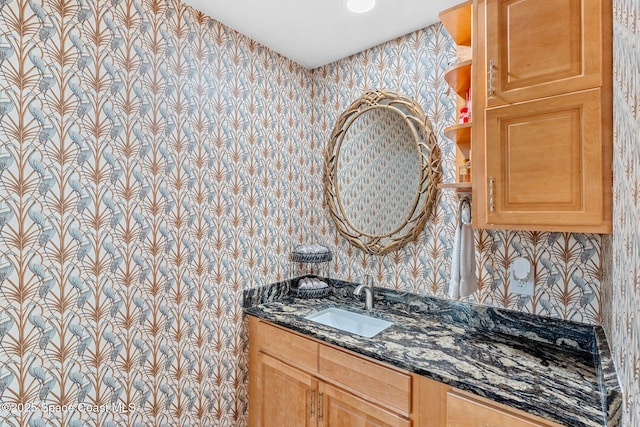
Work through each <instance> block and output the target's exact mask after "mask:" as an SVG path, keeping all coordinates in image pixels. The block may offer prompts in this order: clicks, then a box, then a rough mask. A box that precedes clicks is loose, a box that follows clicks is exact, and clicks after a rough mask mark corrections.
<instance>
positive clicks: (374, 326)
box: [305, 307, 393, 338]
mask: <svg viewBox="0 0 640 427" xmlns="http://www.w3.org/2000/svg"><path fill="white" fill-rule="evenodd" d="M305 319H307V320H311V321H313V322H318V323H321V324H323V325H326V326H331V327H332V328H336V329H341V330H343V331H346V332H351V333H352V334H356V335H360V336H363V337H367V338H371V337H373V336H375V335H377V334H378V333H380V332H382V331H384V330H385V329H387V328H388V327H389V326H391V325H393V323H391V322H387V321H386V320H382V319H378V318H375V317H371V316H365V315H363V314H358V313H354V312H352V311H347V310H342V309H340V308H335V307H331V308H327V309H326V310H322V311H319V312H317V313H313V314H310V315H308V316H306V317H305Z"/></svg>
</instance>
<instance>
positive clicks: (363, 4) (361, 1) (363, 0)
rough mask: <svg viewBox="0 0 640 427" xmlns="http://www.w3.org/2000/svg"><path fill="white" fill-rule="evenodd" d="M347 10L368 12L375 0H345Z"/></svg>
mask: <svg viewBox="0 0 640 427" xmlns="http://www.w3.org/2000/svg"><path fill="white" fill-rule="evenodd" d="M344 4H345V6H346V7H347V10H348V11H349V12H353V13H365V12H369V11H370V10H371V9H373V8H374V7H375V5H376V0H345V2H344Z"/></svg>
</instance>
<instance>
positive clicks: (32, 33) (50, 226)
mask: <svg viewBox="0 0 640 427" xmlns="http://www.w3.org/2000/svg"><path fill="white" fill-rule="evenodd" d="M454 56H455V53H454V49H453V45H452V42H451V40H450V39H449V37H448V36H447V35H446V34H445V33H444V32H443V31H442V30H441V27H440V26H439V25H436V26H433V27H430V28H427V29H425V30H422V31H418V32H415V33H413V34H410V35H408V36H406V37H402V38H400V39H398V40H395V41H393V42H389V43H385V44H383V45H381V46H379V47H377V48H375V49H371V50H367V51H366V52H363V53H362V54H359V55H356V56H353V57H351V58H348V59H345V60H342V61H339V62H337V63H335V64H332V65H330V66H326V67H323V68H320V69H318V70H314V71H309V70H304V69H302V68H300V67H299V66H297V65H296V64H294V63H292V62H290V61H288V60H286V59H284V58H282V57H280V56H278V55H276V54H274V53H272V52H270V51H269V50H267V49H265V48H263V47H261V46H259V45H257V44H256V43H254V42H252V41H251V40H249V39H247V38H246V37H244V36H242V35H239V34H237V33H235V32H233V31H231V30H229V29H227V28H225V27H224V26H222V25H220V24H218V23H216V22H214V21H211V20H209V19H207V18H205V17H204V16H202V15H200V14H198V13H196V12H195V11H193V10H191V9H189V8H186V7H184V6H182V5H180V4H179V2H178V0H141V1H131V0H111V1H109V2H106V1H83V0H31V1H27V0H13V1H11V0H10V1H7V2H0V362H1V363H0V397H1V399H2V402H3V403H7V402H8V403H18V402H22V403H27V404H35V405H36V406H35V407H32V409H34V410H33V411H25V410H23V411H13V412H6V411H4V412H0V421H1V422H3V423H4V424H5V425H13V426H26V425H34V426H36V425H44V424H43V423H44V422H46V423H48V424H49V425H52V426H54V425H55V426H57V425H65V426H66V425H69V426H73V427H75V426H82V425H90V426H115V425H131V426H147V425H158V426H163V425H166V426H169V425H181V426H187V425H220V426H235V425H240V426H242V425H245V424H246V385H245V382H246V377H245V375H246V357H245V353H244V351H245V345H246V336H245V331H244V330H243V326H242V312H241V308H240V298H241V293H242V290H243V288H249V287H254V286H259V285H262V284H265V283H269V282H273V281H276V280H280V279H282V278H284V277H287V275H288V274H289V263H288V262H287V257H288V253H289V250H290V249H291V246H292V245H293V244H295V243H298V242H309V241H310V240H316V241H317V240H319V241H324V242H328V243H329V244H331V246H333V247H334V248H335V249H336V252H337V260H338V261H337V262H336V263H335V264H334V265H333V267H332V274H333V275H335V276H338V277H340V278H342V279H347V280H359V278H360V276H361V274H362V272H363V270H364V269H370V270H372V271H374V272H375V273H377V276H378V283H379V285H382V286H387V287H394V288H401V289H407V290H410V291H415V292H420V293H424V294H429V295H437V296H445V295H446V283H447V282H448V277H449V274H448V269H449V264H450V247H451V240H452V236H453V231H454V226H455V225H454V221H453V219H454V211H455V199H454V196H453V195H452V194H449V193H446V192H445V193H443V194H442V195H441V197H440V199H439V201H438V206H437V208H436V210H435V214H434V217H433V221H431V222H430V223H429V224H428V225H427V228H426V231H425V232H424V233H423V234H422V235H421V236H420V239H419V241H418V242H417V243H416V244H412V245H409V246H408V247H407V248H405V249H403V250H401V251H398V252H397V253H394V254H390V255H388V256H386V257H383V258H380V259H372V258H370V257H367V256H364V255H362V254H361V253H358V252H357V251H356V250H354V249H353V248H351V247H350V246H348V245H347V244H346V243H345V242H344V240H343V239H342V238H340V237H338V236H337V235H336V233H335V230H334V228H333V226H332V224H331V222H330V219H329V216H328V215H327V213H326V212H325V209H324V207H323V203H322V187H321V179H320V177H321V166H322V154H323V148H324V146H325V144H326V142H327V138H328V135H329V133H330V132H331V128H332V126H333V123H334V122H335V119H336V118H337V115H338V114H339V112H340V111H342V110H344V108H346V106H348V104H349V103H350V102H352V101H353V100H354V99H356V98H357V97H358V96H359V95H360V94H361V93H362V92H363V91H364V90H365V89H366V88H382V89H390V90H395V91H399V92H403V93H405V94H407V95H409V96H415V97H416V99H418V101H419V102H420V103H421V104H422V105H423V107H424V109H425V111H426V112H427V114H428V115H429V116H430V117H431V118H432V120H433V124H434V128H435V129H436V130H437V132H438V134H439V135H442V130H443V128H444V127H445V126H446V125H448V124H451V123H453V122H454V121H455V118H454V111H453V99H452V97H451V95H448V94H447V90H446V84H445V82H444V79H443V75H444V72H443V70H444V69H445V68H446V67H447V65H448V63H449V62H450V61H452V60H453V58H454ZM440 144H441V149H442V152H443V155H444V163H445V170H444V172H445V177H446V179H448V180H452V179H453V157H454V152H453V147H452V146H451V144H450V143H449V142H448V141H447V140H445V139H444V138H440ZM477 243H478V263H479V275H480V279H481V281H480V282H481V283H480V285H481V289H480V292H479V293H478V294H477V296H474V297H472V298H471V299H472V301H478V302H480V303H485V304H491V305H497V306H503V307H509V308H514V309H518V310H523V311H527V312H534V313H541V314H545V315H550V316H554V317H562V318H570V319H574V320H580V321H584V322H592V323H595V322H598V321H599V320H600V316H601V309H600V298H599V287H600V283H601V280H602V278H601V276H602V267H601V265H602V263H601V261H600V259H601V244H600V238H599V237H598V236H593V235H564V234H556V233H524V232H521V233H511V232H486V231H483V232H479V233H478V235H477ZM517 254H526V255H527V256H529V257H530V258H531V259H533V260H535V261H536V277H537V280H536V282H537V283H536V285H537V286H536V287H537V293H536V295H535V296H534V298H532V299H520V298H518V297H517V296H514V295H512V294H511V293H510V292H509V290H508V286H507V285H506V274H507V273H506V266H507V265H508V264H509V262H510V260H512V259H513V258H514V257H515V256H516V255H517ZM40 402H45V403H46V404H52V405H64V404H67V405H71V404H77V403H78V402H83V403H88V404H96V405H100V404H102V405H110V404H112V403H123V404H125V405H127V404H132V405H133V406H132V408H131V409H135V410H133V411H129V412H125V411H123V409H126V408H122V407H120V406H118V405H116V406H107V407H104V408H102V410H100V411H94V412H89V411H87V410H86V408H85V410H71V411H64V410H56V408H53V410H51V411H47V412H45V411H43V410H42V409H43V408H42V407H41V406H39V405H40ZM76 409H77V408H76Z"/></svg>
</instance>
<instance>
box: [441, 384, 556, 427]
mask: <svg viewBox="0 0 640 427" xmlns="http://www.w3.org/2000/svg"><path fill="white" fill-rule="evenodd" d="M446 407H447V424H446V427H505V426H509V427H561V426H560V425H559V424H555V423H552V422H549V423H546V422H543V421H541V420H540V421H539V420H538V417H533V416H532V417H531V418H529V417H527V416H524V415H519V414H516V413H513V412H511V411H509V410H507V409H502V408H498V407H497V406H493V405H490V404H488V403H484V402H481V401H478V400H475V399H473V398H470V397H467V396H465V395H462V394H458V393H456V392H453V391H450V392H448V393H447V406H446Z"/></svg>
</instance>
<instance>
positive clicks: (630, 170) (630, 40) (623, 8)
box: [603, 0, 640, 427]
mask: <svg viewBox="0 0 640 427" xmlns="http://www.w3.org/2000/svg"><path fill="white" fill-rule="evenodd" d="M613 10H614V19H613V52H614V66H613V72H614V76H613V95H614V105H613V108H614V139H615V140H614V147H615V149H614V163H613V167H614V195H615V196H614V212H613V218H614V225H613V230H614V234H613V245H612V248H611V249H612V257H611V258H612V260H613V262H612V271H611V274H610V275H611V276H612V277H613V280H612V283H613V288H612V289H609V287H607V288H606V289H607V298H606V299H607V302H606V303H605V304H604V305H603V306H604V307H605V308H606V310H605V312H606V316H605V317H606V318H607V319H608V320H609V322H610V323H609V322H607V323H606V324H605V327H606V329H607V336H608V338H609V340H610V343H611V345H612V350H613V355H614V360H615V362H616V367H617V370H618V376H619V378H620V382H621V384H620V385H621V387H622V392H623V396H624V406H623V408H624V414H623V422H622V425H623V426H630V427H635V426H639V425H640V375H639V374H640V335H639V334H640V311H639V307H640V166H639V165H640V140H639V139H638V138H639V135H640V110H639V107H640V105H639V103H640V95H639V94H640V33H639V32H638V29H639V28H640V0H614V2H613Z"/></svg>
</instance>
